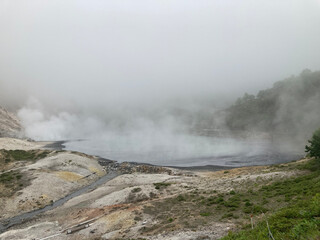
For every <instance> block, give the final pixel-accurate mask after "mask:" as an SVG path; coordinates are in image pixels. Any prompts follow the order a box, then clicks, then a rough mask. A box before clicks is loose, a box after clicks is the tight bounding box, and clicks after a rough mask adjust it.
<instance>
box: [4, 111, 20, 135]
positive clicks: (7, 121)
mask: <svg viewBox="0 0 320 240" xmlns="http://www.w3.org/2000/svg"><path fill="white" fill-rule="evenodd" d="M21 129H22V128H21V124H20V121H19V119H18V118H17V116H16V115H15V114H13V113H11V112H8V111H7V110H6V109H4V108H3V107H1V106H0V137H19V136H21Z"/></svg>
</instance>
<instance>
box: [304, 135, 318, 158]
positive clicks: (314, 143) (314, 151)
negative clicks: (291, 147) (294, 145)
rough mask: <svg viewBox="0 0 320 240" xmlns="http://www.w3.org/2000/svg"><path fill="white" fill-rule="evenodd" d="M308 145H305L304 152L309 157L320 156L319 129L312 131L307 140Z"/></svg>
mask: <svg viewBox="0 0 320 240" xmlns="http://www.w3.org/2000/svg"><path fill="white" fill-rule="evenodd" d="M308 142H309V143H310V145H309V146H308V145H307V146H306V152H307V153H309V154H310V156H311V157H315V158H320V129H318V130H317V131H315V132H314V134H313V136H312V138H311V140H309V141H308Z"/></svg>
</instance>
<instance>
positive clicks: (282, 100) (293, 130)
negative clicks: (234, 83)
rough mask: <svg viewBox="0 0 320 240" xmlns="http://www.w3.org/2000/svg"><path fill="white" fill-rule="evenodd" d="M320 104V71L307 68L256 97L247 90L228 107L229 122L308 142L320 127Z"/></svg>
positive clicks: (231, 125) (235, 125) (242, 127)
mask: <svg viewBox="0 0 320 240" xmlns="http://www.w3.org/2000/svg"><path fill="white" fill-rule="evenodd" d="M319 103H320V72H319V71H318V72H311V71H310V70H304V71H303V72H302V73H301V74H300V75H299V76H293V77H290V78H288V79H285V80H282V81H279V82H276V83H275V84H274V85H273V87H272V88H270V89H266V90H263V91H260V92H259V93H258V94H257V95H256V96H255V95H249V94H247V93H246V94H245V95H244V96H243V97H242V98H239V99H238V100H237V101H236V103H235V104H234V105H233V106H231V107H230V108H228V109H227V111H226V115H227V116H226V124H227V126H228V127H229V128H230V129H232V130H244V131H263V132H268V133H270V134H271V135H272V136H275V137H277V136H278V137H279V136H286V138H294V139H297V140H300V141H305V140H306V139H308V138H309V137H310V136H311V134H312V132H313V131H314V130H315V129H317V128H318V127H319V126H320V108H319Z"/></svg>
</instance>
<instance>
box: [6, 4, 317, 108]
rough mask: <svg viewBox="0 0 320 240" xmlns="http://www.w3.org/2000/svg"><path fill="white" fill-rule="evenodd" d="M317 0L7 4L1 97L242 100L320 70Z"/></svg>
mask: <svg viewBox="0 0 320 240" xmlns="http://www.w3.org/2000/svg"><path fill="white" fill-rule="evenodd" d="M319 43H320V1H319V0H227V1H226V0H209V1H204V0H193V1H191V0H134V1H132V0H108V1H103V0H54V1H52V0H28V1H25V0H0V101H1V102H2V104H4V105H9V103H12V102H14V103H16V104H23V103H24V102H25V101H26V99H27V98H28V97H29V96H33V97H35V98H37V99H39V100H40V101H41V102H43V103H44V104H47V103H50V106H51V107H57V108H61V107H62V105H65V104H67V105H70V106H74V105H76V106H77V107H79V106H80V108H81V107H85V108H90V107H92V106H97V105H99V106H106V107H108V108H112V107H113V106H119V105H127V106H132V105H139V106H141V105H145V104H151V105H152V104H156V103H159V102H160V103H161V102H163V101H167V100H168V99H169V100H170V99H176V98H179V99H187V98H189V99H190V98H194V97H195V98H199V97H207V96H210V97H211V98H214V99H219V98H221V97H231V98H236V97H238V96H240V95H242V94H243V93H244V92H252V93H255V92H256V91H257V90H259V89H263V88H266V87H270V86H271V85H272V83H273V82H275V81H277V80H281V79H283V78H285V77H288V76H290V75H291V74H299V73H300V72H301V71H302V70H303V69H305V68H310V69H311V70H319V69H320V67H319V66H320V51H319Z"/></svg>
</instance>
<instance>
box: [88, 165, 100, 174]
mask: <svg viewBox="0 0 320 240" xmlns="http://www.w3.org/2000/svg"><path fill="white" fill-rule="evenodd" d="M89 170H90V171H91V172H92V173H94V172H95V173H97V174H98V176H103V175H104V173H103V171H101V170H99V169H98V168H95V167H92V166H90V167H89Z"/></svg>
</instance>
